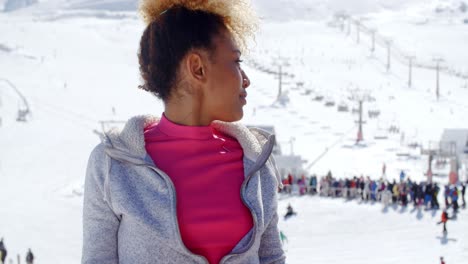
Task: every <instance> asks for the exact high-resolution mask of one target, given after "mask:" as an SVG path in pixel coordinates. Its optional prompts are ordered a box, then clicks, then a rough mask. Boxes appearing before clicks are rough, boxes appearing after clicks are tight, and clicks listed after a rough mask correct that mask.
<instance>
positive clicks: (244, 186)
mask: <svg viewBox="0 0 468 264" xmlns="http://www.w3.org/2000/svg"><path fill="white" fill-rule="evenodd" d="M267 150H268V151H266V152H265V153H269V155H268V156H270V155H271V151H272V150H273V144H272V143H271V142H270V141H268V148H267ZM263 153H264V152H263V151H262V154H263ZM267 161H268V159H266V160H265V161H264V162H262V163H261V165H257V163H254V164H253V167H254V170H253V171H252V172H251V173H250V174H249V175H248V177H247V179H246V180H245V181H244V182H243V183H242V187H241V200H242V203H243V204H244V205H245V206H246V207H247V208H248V209H249V211H250V213H251V214H252V218H253V220H254V226H253V232H252V238H251V239H250V241H249V244H247V246H246V247H245V250H243V251H241V252H238V253H233V254H228V255H226V256H224V257H223V258H222V259H221V261H220V262H219V264H223V263H226V261H227V259H228V258H231V257H234V256H239V255H241V254H244V253H245V252H247V251H249V250H250V248H251V247H252V245H253V243H254V241H255V237H256V236H257V225H258V219H257V215H256V214H255V213H254V210H253V209H252V207H251V206H250V205H249V204H248V203H247V201H246V200H245V190H246V186H247V183H248V182H249V181H250V179H251V178H252V177H253V175H255V173H257V172H258V171H259V170H260V169H261V168H262V167H263V166H264V165H265V164H266V162H267ZM256 165H257V168H255V166H256Z"/></svg>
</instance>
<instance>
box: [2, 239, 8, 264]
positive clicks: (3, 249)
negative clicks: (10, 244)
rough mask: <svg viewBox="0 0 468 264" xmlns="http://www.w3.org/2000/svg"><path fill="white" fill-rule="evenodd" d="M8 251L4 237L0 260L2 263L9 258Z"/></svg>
mask: <svg viewBox="0 0 468 264" xmlns="http://www.w3.org/2000/svg"><path fill="white" fill-rule="evenodd" d="M7 253H8V252H7V250H6V248H5V244H4V243H3V237H2V238H1V239H0V260H1V263H5V259H6V256H7Z"/></svg>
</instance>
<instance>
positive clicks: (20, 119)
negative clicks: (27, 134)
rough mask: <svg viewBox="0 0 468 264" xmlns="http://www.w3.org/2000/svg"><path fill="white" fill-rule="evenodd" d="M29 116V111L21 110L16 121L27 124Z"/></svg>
mask: <svg viewBox="0 0 468 264" xmlns="http://www.w3.org/2000/svg"><path fill="white" fill-rule="evenodd" d="M28 114H29V110H28V109H19V110H18V114H17V116H16V121H17V122H26V121H27V120H26V116H27V115H28Z"/></svg>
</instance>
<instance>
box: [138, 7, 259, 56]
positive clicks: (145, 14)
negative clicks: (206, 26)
mask: <svg viewBox="0 0 468 264" xmlns="http://www.w3.org/2000/svg"><path fill="white" fill-rule="evenodd" d="M174 6H181V7H185V8H187V9H190V10H202V11H205V12H209V13H213V14H216V15H219V16H221V17H222V18H223V21H224V24H225V25H226V27H227V28H228V29H229V30H230V31H231V33H233V35H234V37H235V38H236V39H237V40H238V42H239V45H241V46H242V47H245V45H246V38H248V37H253V36H254V35H255V31H256V30H257V25H258V19H257V16H256V15H255V13H254V12H253V9H252V7H251V4H250V1H249V0H140V6H139V12H140V15H141V17H142V19H143V21H144V22H145V23H146V25H149V24H151V23H152V22H153V21H155V20H157V19H158V18H159V16H160V15H161V14H162V13H163V12H164V11H166V10H168V9H170V8H172V7H174Z"/></svg>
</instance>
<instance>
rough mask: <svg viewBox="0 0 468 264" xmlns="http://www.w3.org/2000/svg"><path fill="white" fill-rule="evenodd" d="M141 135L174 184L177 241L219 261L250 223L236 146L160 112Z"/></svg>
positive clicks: (239, 150) (210, 131)
mask: <svg viewBox="0 0 468 264" xmlns="http://www.w3.org/2000/svg"><path fill="white" fill-rule="evenodd" d="M144 135H145V142H146V150H147V152H148V154H149V155H150V156H151V158H152V159H153V161H154V163H155V164H156V166H157V167H158V168H160V169H161V170H162V171H164V172H165V173H167V175H168V176H169V177H170V178H171V180H172V182H173V183H174V186H175V189H176V197H177V219H178V222H179V227H180V233H181V237H182V241H183V242H184V244H185V246H186V247H187V248H188V249H189V250H191V251H192V252H193V253H195V254H199V255H202V256H205V257H206V258H207V259H208V261H209V262H210V263H219V261H220V260H221V259H222V257H224V256H225V255H227V254H228V253H229V252H231V250H232V249H233V248H234V246H235V245H236V244H237V243H238V242H239V241H240V240H241V239H242V238H243V237H244V236H245V235H246V234H247V233H248V232H249V231H250V229H252V227H253V220H252V214H251V213H250V211H249V210H248V208H247V207H246V206H245V205H244V204H243V203H242V200H241V197H240V189H241V185H242V182H243V180H244V166H243V161H242V159H243V151H242V148H241V146H240V144H239V143H238V142H237V140H236V139H234V138H231V137H229V136H227V135H224V134H222V133H220V132H218V131H216V130H215V129H213V128H212V127H211V126H198V127H195V126H181V125H177V124H174V123H172V122H171V121H169V120H168V119H167V118H166V117H165V116H164V115H163V116H162V118H161V121H160V122H159V123H155V124H152V125H150V126H148V127H147V128H145V132H144Z"/></svg>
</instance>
